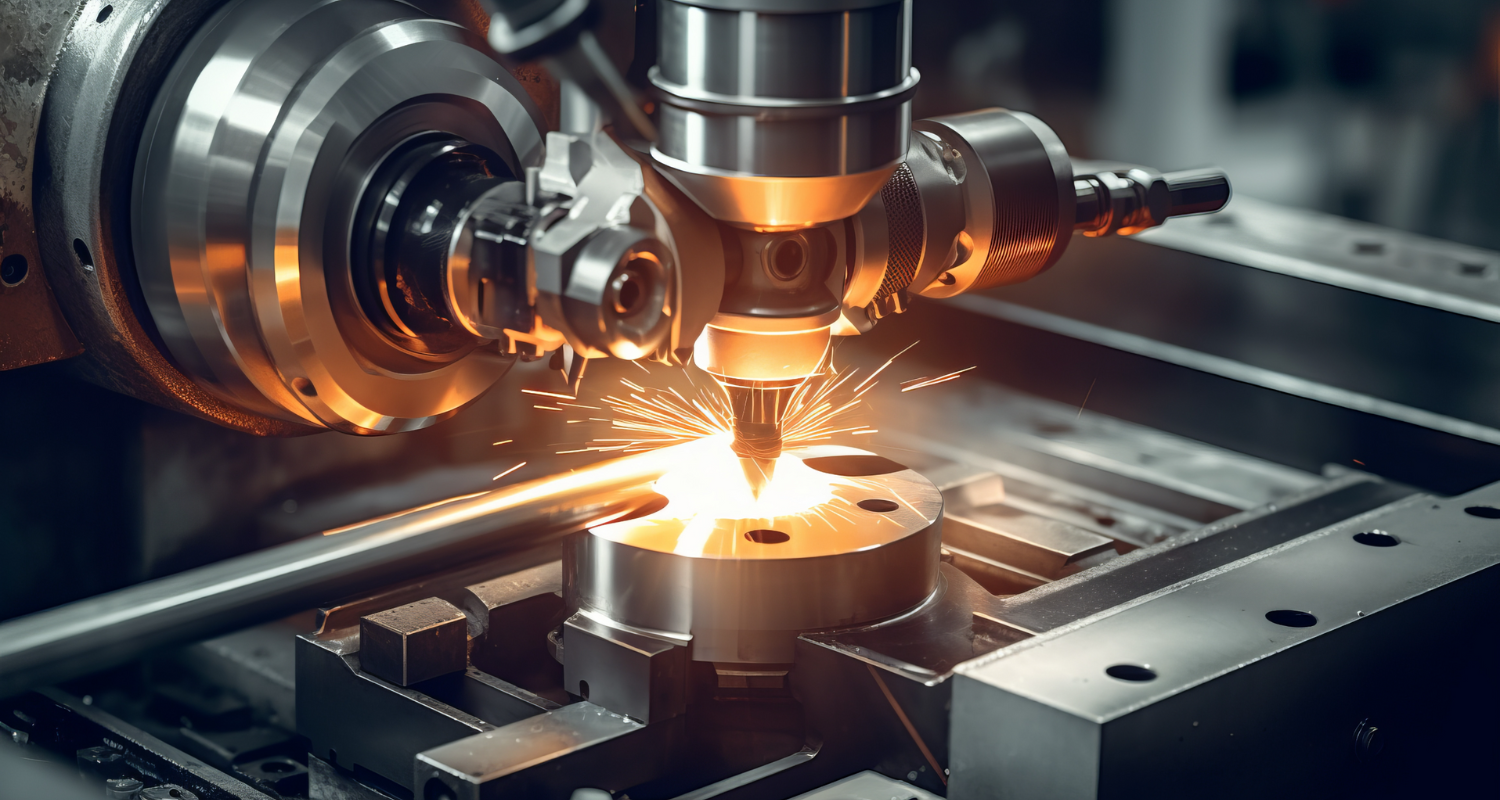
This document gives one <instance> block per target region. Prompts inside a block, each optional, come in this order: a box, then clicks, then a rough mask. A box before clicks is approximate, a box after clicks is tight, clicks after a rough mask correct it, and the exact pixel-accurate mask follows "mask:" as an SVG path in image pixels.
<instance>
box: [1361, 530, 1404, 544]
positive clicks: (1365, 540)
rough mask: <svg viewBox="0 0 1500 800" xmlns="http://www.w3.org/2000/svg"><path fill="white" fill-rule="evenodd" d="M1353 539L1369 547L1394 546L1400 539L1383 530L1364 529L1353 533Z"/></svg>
mask: <svg viewBox="0 0 1500 800" xmlns="http://www.w3.org/2000/svg"><path fill="white" fill-rule="evenodd" d="M1354 541H1356V542H1359V543H1360V544H1364V545H1369V546H1370V547H1395V546H1396V545H1398V544H1401V540H1400V539H1397V538H1396V537H1394V536H1392V535H1390V534H1389V533H1386V532H1385V531H1364V532H1363V533H1356V534H1354Z"/></svg>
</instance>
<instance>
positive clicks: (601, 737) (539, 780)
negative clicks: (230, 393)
mask: <svg viewBox="0 0 1500 800" xmlns="http://www.w3.org/2000/svg"><path fill="white" fill-rule="evenodd" d="M674 734H675V736H676V737H680V736H681V733H680V732H679V731H677V730H676V729H675V728H674V727H673V726H672V725H671V724H670V723H669V724H667V725H651V726H647V725H644V724H642V723H640V722H636V721H635V720H632V719H630V718H629V717H626V716H624V715H622V714H617V713H615V712H612V711H609V710H606V709H604V708H601V707H599V706H596V705H594V704H593V703H587V702H585V703H574V704H572V705H569V706H564V707H562V708H560V709H557V710H555V711H549V712H547V713H546V714H542V715H540V716H537V717H533V718H531V719H528V720H524V721H521V722H517V723H513V724H511V725H506V726H503V727H500V728H496V729H495V730H492V731H486V732H483V733H478V734H475V735H473V736H470V737H467V738H464V739H459V740H457V741H455V742H452V743H449V744H445V745H443V746H441V747H435V748H433V749H431V750H428V751H426V752H423V753H421V754H419V755H418V756H417V758H416V775H415V779H414V781H413V787H414V788H415V789H416V791H418V792H420V793H421V796H424V797H434V798H441V797H452V798H455V800H492V799H494V798H502V797H567V796H569V794H570V793H571V792H572V791H573V790H575V789H583V788H591V789H603V790H605V791H606V792H618V791H622V790H624V789H627V788H629V787H631V786H633V785H636V784H638V783H641V782H643V781H645V780H648V779H650V778H651V777H652V776H654V775H657V774H659V773H660V770H661V769H662V767H663V766H664V764H665V762H666V760H667V758H668V755H669V753H670V748H669V747H668V744H669V742H672V741H673V739H674ZM538 766H542V767H544V768H541V769H537V768H535V767H538Z"/></svg>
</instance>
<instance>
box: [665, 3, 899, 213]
mask: <svg viewBox="0 0 1500 800" xmlns="http://www.w3.org/2000/svg"><path fill="white" fill-rule="evenodd" d="M657 18H658V23H659V29H658V35H657V46H658V55H657V65H656V66H655V67H653V68H652V69H651V71H650V80H651V84H652V87H653V89H654V90H655V91H656V93H657V95H658V98H659V100H660V106H659V110H658V123H659V137H658V139H657V141H656V144H655V146H654V147H653V149H652V155H653V158H654V159H655V160H656V163H657V165H658V166H659V167H660V168H661V169H662V170H663V172H664V173H665V174H666V175H667V177H668V178H669V179H671V180H672V181H673V182H674V183H676V184H677V185H678V186H679V187H680V188H682V190H683V191H684V192H686V193H687V194H688V195H689V196H691V197H692V198H693V199H694V200H695V201H697V202H698V203H699V204H700V205H702V206H703V207H704V208H705V209H707V210H708V212H709V213H710V214H712V215H713V216H714V217H715V218H717V219H720V220H724V221H726V222H732V223H736V224H741V225H747V226H762V227H764V226H771V227H801V226H805V225H809V224H814V223H820V222H830V221H833V220H838V219H843V218H845V217H848V216H850V215H851V214H853V213H855V212H856V211H858V210H859V209H860V207H861V206H863V205H864V204H865V202H866V201H867V200H869V198H870V197H871V196H872V195H874V194H875V193H876V192H878V191H879V190H880V187H881V186H882V185H883V184H884V183H885V182H886V180H887V179H888V178H889V177H890V174H891V170H893V169H894V168H895V167H896V166H897V165H898V164H899V162H900V160H901V158H902V156H903V154H904V153H905V152H906V147H907V141H908V137H909V135H910V124H911V111H910V99H911V95H912V93H913V92H914V91H915V89H916V84H917V80H918V75H917V72H916V70H914V69H912V68H911V28H910V26H911V4H910V2H907V0H892V1H891V2H882V3H867V2H848V3H822V4H818V5H815V6H798V5H788V4H783V5H775V4H772V5H765V4H754V3H751V4H725V5H722V6H719V5H706V4H701V3H686V2H678V1H677V0H666V1H665V2H662V3H661V4H659V5H658V7H657Z"/></svg>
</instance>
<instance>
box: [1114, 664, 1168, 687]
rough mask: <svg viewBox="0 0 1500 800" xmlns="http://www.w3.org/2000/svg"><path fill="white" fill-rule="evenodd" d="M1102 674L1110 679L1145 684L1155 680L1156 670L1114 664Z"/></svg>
mask: <svg viewBox="0 0 1500 800" xmlns="http://www.w3.org/2000/svg"><path fill="white" fill-rule="evenodd" d="M1104 674H1105V675H1108V676H1109V677H1111V678H1114V679H1116V680H1122V681H1130V682H1131V683H1145V682H1146V681H1154V680H1156V670H1154V669H1151V668H1150V667H1143V666H1141V665H1139V664H1116V665H1114V666H1113V667H1110V668H1108V669H1106V670H1104Z"/></svg>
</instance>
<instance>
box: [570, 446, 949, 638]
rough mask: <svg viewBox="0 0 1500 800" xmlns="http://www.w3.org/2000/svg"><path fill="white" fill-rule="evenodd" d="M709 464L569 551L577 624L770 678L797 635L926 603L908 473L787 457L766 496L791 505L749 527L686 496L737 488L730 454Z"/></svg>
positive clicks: (934, 523)
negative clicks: (600, 626) (615, 627)
mask: <svg viewBox="0 0 1500 800" xmlns="http://www.w3.org/2000/svg"><path fill="white" fill-rule="evenodd" d="M721 460H722V462H723V463H711V462H704V463H701V464H695V465H694V466H693V467H691V468H689V469H690V470H691V474H689V473H688V472H686V471H684V472H679V473H676V476H675V478H674V476H673V475H672V474H668V475H666V476H664V477H663V480H661V481H658V482H657V484H656V491H657V492H658V493H661V494H663V495H664V496H666V497H667V498H669V501H668V503H667V504H666V505H665V506H664V507H661V508H658V509H655V510H652V511H650V512H648V513H645V514H644V515H642V516H640V517H638V518H636V519H630V520H626V521H623V522H620V523H615V524H610V525H604V526H598V527H594V528H591V529H590V530H589V532H588V534H587V535H585V536H581V537H579V538H578V539H577V543H576V545H575V553H574V556H573V559H574V564H575V566H574V571H575V572H574V574H573V575H572V576H571V579H572V581H573V586H574V587H575V588H573V589H572V590H571V594H570V596H575V597H576V598H577V603H578V604H579V610H580V611H583V612H588V613H589V614H590V615H597V616H598V617H599V618H600V619H605V620H610V621H613V622H615V623H618V624H619V625H621V626H623V627H625V628H637V629H641V630H644V631H654V632H657V633H658V634H664V635H667V636H670V637H678V638H684V639H685V638H687V637H691V639H692V657H693V659H694V660H695V661H714V662H728V663H778V664H784V663H789V662H791V661H792V660H793V657H792V650H793V640H794V639H795V638H796V636H797V635H798V634H799V633H801V632H803V631H811V630H826V629H830V628H839V627H848V626H852V625H862V624H870V623H873V622H876V621H879V620H882V619H887V618H890V617H894V616H898V615H900V614H902V613H905V612H907V611H910V610H911V609H913V608H915V607H917V606H919V605H921V604H922V603H923V602H925V601H926V600H927V599H928V598H929V597H930V596H931V595H932V593H933V590H934V588H935V587H936V585H937V566H938V543H939V535H938V528H939V526H938V520H939V518H940V517H941V514H942V497H941V495H940V494H939V493H938V491H937V489H935V488H934V487H933V486H932V484H931V483H929V482H928V481H926V480H925V479H924V478H922V477H921V476H920V475H918V474H917V473H915V472H913V471H911V470H909V469H906V468H905V467H903V466H901V465H900V464H897V463H895V462H893V461H890V460H888V459H884V458H880V457H878V456H872V455H869V454H867V453H864V452H863V451H859V450H855V449H853V448H847V447H834V446H824V447H811V448H802V449H798V450H789V451H787V452H786V453H785V454H783V455H782V457H781V458H780V459H778V463H777V466H776V475H777V478H778V480H777V481H776V482H775V483H773V484H772V487H771V488H772V491H773V492H774V491H775V489H776V488H777V487H788V488H787V489H786V491H792V492H794V493H795V495H796V496H795V497H793V496H788V497H786V498H778V497H776V496H774V495H773V494H764V495H762V496H761V497H760V499H759V501H756V502H757V506H756V507H757V508H759V509H760V510H761V511H760V514H759V515H754V516H749V517H745V518H738V519H736V518H723V519H721V518H717V517H716V516H715V511H714V504H713V501H712V498H711V497H705V496H701V494H700V495H699V496H694V495H695V491H694V487H695V486H696V487H700V488H699V489H698V490H697V492H698V493H701V492H702V488H701V487H702V481H703V480H705V479H711V475H712V474H721V475H723V476H724V477H725V478H726V479H729V478H732V479H734V480H736V481H739V480H740V479H741V471H740V467H739V465H738V463H736V462H737V461H738V459H736V458H734V457H733V454H731V453H725V454H723V457H722V459H721ZM791 487H795V488H791ZM804 493H807V496H805V497H804V496H803V494H804ZM745 499H746V500H749V498H748V497H746V498H745ZM778 507H782V508H785V511H777V510H776V509H777V508H778ZM700 508H701V510H699V509H700ZM762 515H764V516H762ZM639 586H651V587H653V591H651V592H641V591H632V590H631V587H639Z"/></svg>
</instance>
